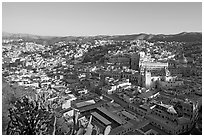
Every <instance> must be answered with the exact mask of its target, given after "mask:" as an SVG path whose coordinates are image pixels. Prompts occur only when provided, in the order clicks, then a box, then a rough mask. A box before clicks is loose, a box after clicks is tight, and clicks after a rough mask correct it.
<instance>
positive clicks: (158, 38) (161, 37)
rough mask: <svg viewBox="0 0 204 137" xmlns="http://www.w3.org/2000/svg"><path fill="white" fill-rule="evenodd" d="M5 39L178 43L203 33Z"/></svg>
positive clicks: (198, 38) (7, 35)
mask: <svg viewBox="0 0 204 137" xmlns="http://www.w3.org/2000/svg"><path fill="white" fill-rule="evenodd" d="M2 38H3V39H8V38H9V39H23V40H24V41H34V42H36V43H43V42H47V43H49V44H54V43H55V42H59V41H73V40H74V41H78V40H80V41H82V42H85V41H93V40H97V39H105V40H118V41H123V40H138V39H142V40H147V41H168V42H170V41H178V42H202V33H199V32H182V33H179V34H172V35H164V34H158V35H154V34H145V33H141V34H132V35H113V36H107V35H104V36H103V35H99V36H88V37H84V36H79V37H75V36H66V37H55V36H38V35H31V34H12V33H7V32H3V33H2Z"/></svg>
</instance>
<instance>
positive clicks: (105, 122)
mask: <svg viewBox="0 0 204 137" xmlns="http://www.w3.org/2000/svg"><path fill="white" fill-rule="evenodd" d="M91 115H93V116H94V117H95V118H97V119H98V120H99V121H101V122H102V123H103V124H104V125H106V126H107V125H110V124H111V122H110V121H109V120H107V119H106V118H104V117H103V116H101V115H100V114H98V113H97V112H93V113H91Z"/></svg>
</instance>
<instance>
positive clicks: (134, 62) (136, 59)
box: [130, 53, 140, 70]
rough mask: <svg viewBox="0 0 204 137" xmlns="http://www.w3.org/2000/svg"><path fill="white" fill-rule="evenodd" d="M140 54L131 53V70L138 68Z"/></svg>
mask: <svg viewBox="0 0 204 137" xmlns="http://www.w3.org/2000/svg"><path fill="white" fill-rule="evenodd" d="M139 61H140V55H139V54H138V53H133V54H132V55H131V59H130V68H131V69H133V70H139Z"/></svg>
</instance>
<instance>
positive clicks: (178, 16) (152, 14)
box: [2, 2, 202, 36]
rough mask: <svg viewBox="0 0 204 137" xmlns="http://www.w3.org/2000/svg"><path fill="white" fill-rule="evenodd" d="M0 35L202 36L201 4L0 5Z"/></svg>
mask: <svg viewBox="0 0 204 137" xmlns="http://www.w3.org/2000/svg"><path fill="white" fill-rule="evenodd" d="M2 32H8V33H23V34H33V35H40V36H97V35H110V36H111V35H131V34H140V33H146V34H166V35H169V34H178V33H181V32H199V33H202V3H201V2H164V3H162V2H144V3H142V2H96V3H94V2H86V3H84V2H78V3H74V2H58V3H56V2H51V3H50V2H47V3H45V2H29V3H26V2H17V3H15V2H9V3H7V2H3V3H2Z"/></svg>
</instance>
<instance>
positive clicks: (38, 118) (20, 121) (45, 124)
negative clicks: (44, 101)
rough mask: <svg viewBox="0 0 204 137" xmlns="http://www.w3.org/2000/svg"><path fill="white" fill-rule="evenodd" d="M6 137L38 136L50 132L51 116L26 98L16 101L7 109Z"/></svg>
mask: <svg viewBox="0 0 204 137" xmlns="http://www.w3.org/2000/svg"><path fill="white" fill-rule="evenodd" d="M9 118H10V121H9V124H8V127H7V134H8V135H15V134H19V135H39V134H47V133H48V132H50V131H49V130H50V128H51V125H52V123H51V121H53V120H52V119H53V115H52V113H51V112H49V111H46V109H44V108H43V107H42V106H39V103H38V102H37V101H33V100H30V99H29V98H27V97H25V96H24V97H22V98H20V99H17V100H16V101H15V102H14V103H13V106H12V107H11V108H10V109H9Z"/></svg>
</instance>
